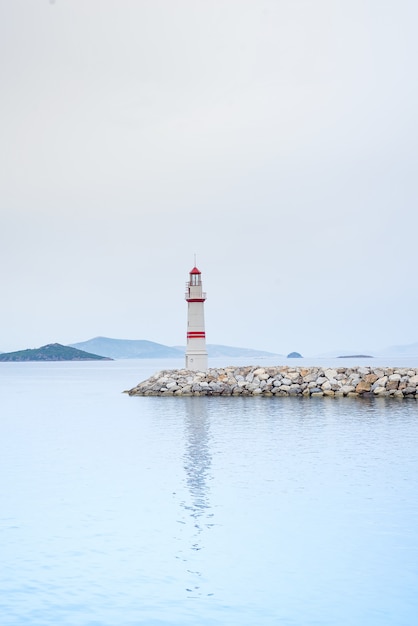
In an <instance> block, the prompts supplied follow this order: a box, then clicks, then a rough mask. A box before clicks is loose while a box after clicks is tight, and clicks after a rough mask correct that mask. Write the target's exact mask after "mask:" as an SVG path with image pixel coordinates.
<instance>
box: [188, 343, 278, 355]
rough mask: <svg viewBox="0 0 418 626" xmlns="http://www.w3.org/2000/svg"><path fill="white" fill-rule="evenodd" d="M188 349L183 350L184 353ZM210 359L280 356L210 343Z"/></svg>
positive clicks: (208, 348)
mask: <svg viewBox="0 0 418 626" xmlns="http://www.w3.org/2000/svg"><path fill="white" fill-rule="evenodd" d="M185 349H186V348H183V353H184V351H185ZM206 349H207V351H208V356H209V357H218V356H233V357H249V358H251V357H253V356H254V357H255V356H279V355H277V354H274V353H273V352H265V351H263V350H253V349H252V348H235V347H233V346H222V345H218V344H215V343H209V344H208V345H207V346H206Z"/></svg>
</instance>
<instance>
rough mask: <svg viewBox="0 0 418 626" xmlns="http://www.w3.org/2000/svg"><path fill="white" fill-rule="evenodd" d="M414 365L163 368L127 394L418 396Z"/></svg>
mask: <svg viewBox="0 0 418 626" xmlns="http://www.w3.org/2000/svg"><path fill="white" fill-rule="evenodd" d="M417 390H418V368H416V369H410V368H389V367H387V368H375V369H373V370H372V369H371V368H369V367H351V368H344V367H339V368H336V369H335V368H326V369H323V368H320V367H311V368H309V367H303V368H299V367H290V366H280V367H265V368H264V367H254V366H253V367H251V366H246V367H225V368H218V369H215V368H213V369H209V370H208V371H207V372H190V371H188V370H184V369H182V370H164V371H161V372H158V373H157V374H155V375H154V376H151V377H150V378H149V379H148V380H145V381H142V382H141V383H139V384H138V385H136V387H134V388H133V389H131V390H129V391H127V392H126V393H128V394H129V395H138V396H164V397H170V396H177V397H178V396H188V395H189V396H190V395H194V396H219V395H223V396H226V395H228V396H238V395H240V396H268V397H282V396H306V397H308V396H313V397H316V396H327V397H328V396H329V397H357V396H361V395H363V394H368V393H373V395H375V396H379V397H380V396H381V397H388V398H410V399H412V400H415V399H418V393H417Z"/></svg>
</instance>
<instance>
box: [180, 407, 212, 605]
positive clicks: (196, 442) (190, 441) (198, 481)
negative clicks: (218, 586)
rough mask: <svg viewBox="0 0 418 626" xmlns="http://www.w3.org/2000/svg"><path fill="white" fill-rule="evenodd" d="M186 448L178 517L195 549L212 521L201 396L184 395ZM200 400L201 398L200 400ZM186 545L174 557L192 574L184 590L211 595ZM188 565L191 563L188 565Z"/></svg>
mask: <svg viewBox="0 0 418 626" xmlns="http://www.w3.org/2000/svg"><path fill="white" fill-rule="evenodd" d="M184 400H185V437H184V441H185V451H184V455H183V463H184V471H185V483H186V485H187V491H188V497H187V498H186V499H184V500H182V501H181V507H182V508H183V510H184V519H181V520H179V523H180V524H183V525H185V526H187V525H189V524H190V523H191V525H192V532H191V537H190V546H189V550H190V551H191V552H194V553H198V552H200V551H201V550H203V549H204V547H205V546H204V533H205V532H208V530H209V529H211V528H212V527H213V525H214V523H213V518H214V513H213V511H212V510H211V503H210V484H209V483H210V480H211V474H210V471H211V465H212V457H211V451H210V444H211V435H210V429H209V418H208V413H207V403H206V402H205V400H204V399H202V398H193V397H191V398H185V399H184ZM202 400H203V401H202ZM185 551H188V549H187V547H184V546H183V548H182V550H181V551H180V553H179V554H178V555H177V558H179V559H181V560H182V561H183V562H184V563H186V564H187V573H188V574H190V575H191V577H190V580H191V586H190V587H187V589H186V590H187V591H188V592H189V593H191V594H196V595H201V594H202V593H204V595H213V593H212V592H210V591H202V583H203V580H202V575H203V574H204V572H202V571H201V560H200V558H199V555H198V554H196V555H194V556H193V557H192V558H191V557H190V555H188V554H186V553H185ZM189 565H190V567H189Z"/></svg>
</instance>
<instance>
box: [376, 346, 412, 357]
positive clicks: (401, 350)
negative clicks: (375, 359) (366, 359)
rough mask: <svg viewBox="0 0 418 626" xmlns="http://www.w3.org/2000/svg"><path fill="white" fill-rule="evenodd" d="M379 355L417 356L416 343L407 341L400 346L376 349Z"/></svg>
mask: <svg viewBox="0 0 418 626" xmlns="http://www.w3.org/2000/svg"><path fill="white" fill-rule="evenodd" d="M376 353H377V354H378V355H379V356H416V357H418V343H409V344H406V345H401V346H389V347H387V348H384V349H383V350H379V351H376Z"/></svg>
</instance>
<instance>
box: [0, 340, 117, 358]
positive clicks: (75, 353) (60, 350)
mask: <svg viewBox="0 0 418 626" xmlns="http://www.w3.org/2000/svg"><path fill="white" fill-rule="evenodd" d="M108 360H110V359H109V358H108V357H105V356H99V355H98V354H91V353H89V352H84V351H83V350H76V349H75V348H71V347H69V346H62V345H61V344H59V343H50V344H48V345H46V346H42V347H41V348H35V349H28V350H18V351H17V352H2V353H1V354H0V361H108Z"/></svg>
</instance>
